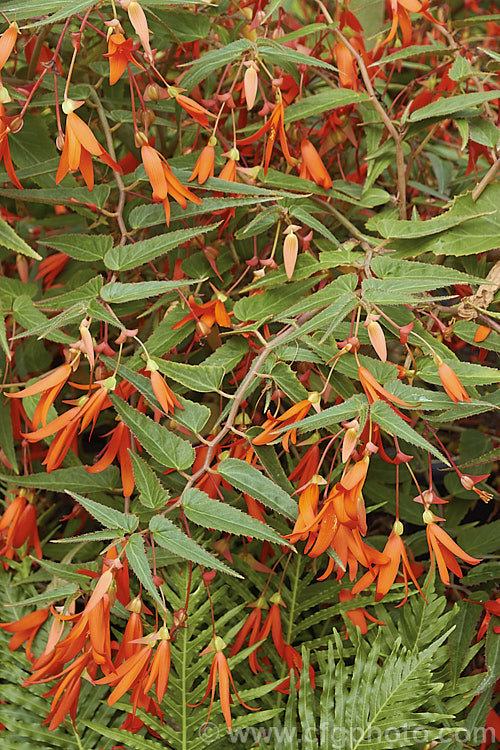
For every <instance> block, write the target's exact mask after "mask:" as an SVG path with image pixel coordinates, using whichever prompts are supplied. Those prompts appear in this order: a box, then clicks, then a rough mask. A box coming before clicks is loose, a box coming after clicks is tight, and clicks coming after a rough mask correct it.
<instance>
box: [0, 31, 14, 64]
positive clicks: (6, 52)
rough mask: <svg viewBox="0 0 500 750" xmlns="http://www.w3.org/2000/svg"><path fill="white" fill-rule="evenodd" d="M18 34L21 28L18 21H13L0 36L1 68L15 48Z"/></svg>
mask: <svg viewBox="0 0 500 750" xmlns="http://www.w3.org/2000/svg"><path fill="white" fill-rule="evenodd" d="M18 34H19V28H18V25H17V23H11V24H10V26H9V28H8V29H6V30H5V31H4V32H3V34H2V36H0V70H2V68H3V66H4V65H5V63H6V62H7V60H8V59H9V57H10V53H11V52H12V50H13V49H14V45H15V43H16V40H17V37H18Z"/></svg>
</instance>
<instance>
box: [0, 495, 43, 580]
mask: <svg viewBox="0 0 500 750" xmlns="http://www.w3.org/2000/svg"><path fill="white" fill-rule="evenodd" d="M31 499H32V496H31V495H30V498H29V500H28V498H27V497H26V490H20V491H19V494H18V495H17V496H16V497H15V498H14V499H13V500H12V501H11V502H10V503H9V504H8V506H7V508H6V509H5V511H4V513H3V515H2V517H1V518H0V544H1V543H2V542H3V546H1V547H0V557H6V558H7V559H8V560H13V559H14V557H15V556H16V557H17V556H18V553H17V552H16V550H18V549H19V548H20V547H23V546H24V544H26V549H25V552H24V554H23V557H26V555H27V554H28V552H29V550H30V548H33V549H34V550H35V554H36V556H37V557H38V558H41V557H42V548H41V546H40V539H39V536H38V528H37V523H36V508H35V506H34V505H33V504H32V502H30V501H31ZM4 567H6V565H5V564H4Z"/></svg>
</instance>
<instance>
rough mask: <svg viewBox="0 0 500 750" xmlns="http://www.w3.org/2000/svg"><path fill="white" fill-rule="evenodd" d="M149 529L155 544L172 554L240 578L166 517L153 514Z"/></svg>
mask: <svg viewBox="0 0 500 750" xmlns="http://www.w3.org/2000/svg"><path fill="white" fill-rule="evenodd" d="M149 529H150V531H151V533H152V534H153V538H154V540H155V542H156V544H159V545H160V547H163V548H164V549H166V550H168V551H169V552H172V553H173V554H174V555H178V557H182V558H183V559H184V560H190V561H191V562H194V563H196V564H197V565H203V566H205V567H207V568H210V569H211V570H220V571H221V572H222V573H227V574H228V575H231V576H235V577H236V578H241V576H240V575H239V574H238V573H236V572H235V571H234V570H231V568H229V567H228V566H227V565H225V564H224V563H223V562H221V561H220V560H217V558H215V557H214V556H213V555H211V554H210V553H209V552H207V551H206V550H205V549H203V547H200V545H199V544H197V543H196V542H195V541H194V540H193V539H190V538H189V537H188V536H187V534H184V532H183V531H181V530H180V529H179V528H178V526H176V525H175V524H174V523H172V521H169V520H168V518H165V517H164V516H154V517H153V518H152V519H151V521H150V522H149Z"/></svg>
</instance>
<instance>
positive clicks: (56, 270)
mask: <svg viewBox="0 0 500 750" xmlns="http://www.w3.org/2000/svg"><path fill="white" fill-rule="evenodd" d="M68 260H69V255H66V253H54V254H53V255H48V256H47V257H46V258H44V259H43V260H42V261H40V263H39V264H38V273H37V275H36V276H35V281H38V279H42V283H43V285H44V287H45V289H48V288H49V287H51V286H52V284H53V283H54V281H55V279H56V276H59V274H60V273H61V271H62V270H63V269H64V267H65V265H66V263H67V262H68Z"/></svg>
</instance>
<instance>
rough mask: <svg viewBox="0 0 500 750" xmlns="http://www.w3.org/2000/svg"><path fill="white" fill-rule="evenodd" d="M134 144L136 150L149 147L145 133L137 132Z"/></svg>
mask: <svg viewBox="0 0 500 750" xmlns="http://www.w3.org/2000/svg"><path fill="white" fill-rule="evenodd" d="M134 143H135V146H136V148H142V147H143V146H147V145H148V139H147V138H146V135H145V133H141V131H140V130H136V131H135V133H134Z"/></svg>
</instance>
